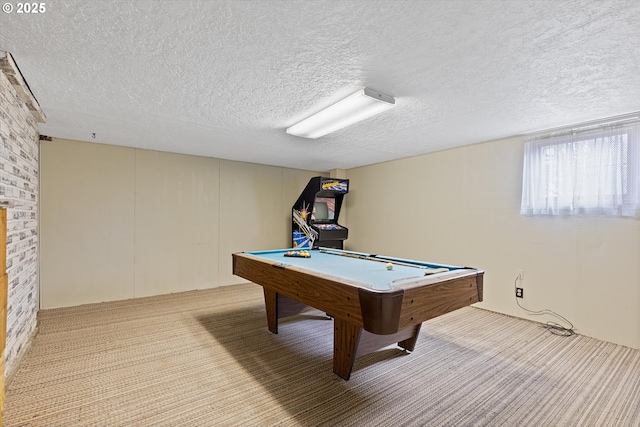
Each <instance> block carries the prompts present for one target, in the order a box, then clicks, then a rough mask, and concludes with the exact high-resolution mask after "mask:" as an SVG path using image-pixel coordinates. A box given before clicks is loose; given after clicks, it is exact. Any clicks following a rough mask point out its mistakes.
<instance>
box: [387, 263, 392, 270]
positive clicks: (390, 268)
mask: <svg viewBox="0 0 640 427" xmlns="http://www.w3.org/2000/svg"><path fill="white" fill-rule="evenodd" d="M387 270H393V264H391V263H390V262H388V263H387Z"/></svg>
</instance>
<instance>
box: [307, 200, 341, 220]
mask: <svg viewBox="0 0 640 427" xmlns="http://www.w3.org/2000/svg"><path fill="white" fill-rule="evenodd" d="M335 213H336V199H334V198H333V197H316V200H315V202H314V203H313V212H311V221H327V220H333V219H334V218H335Z"/></svg>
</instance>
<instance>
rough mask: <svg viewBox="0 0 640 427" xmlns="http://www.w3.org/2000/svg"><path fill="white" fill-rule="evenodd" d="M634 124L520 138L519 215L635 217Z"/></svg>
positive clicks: (638, 124) (637, 164) (638, 178)
mask: <svg viewBox="0 0 640 427" xmlns="http://www.w3.org/2000/svg"><path fill="white" fill-rule="evenodd" d="M639 140H640V121H639V120H635V121H632V122H625V123H623V124H617V125H608V126H591V127H588V128H583V129H578V130H575V129H574V130H571V131H566V132H555V133H551V134H546V135H535V136H531V137H528V138H526V139H525V146H524V168H523V179H522V203H521V206H520V213H521V214H523V215H579V214H586V215H613V216H636V217H638V216H640V141H639Z"/></svg>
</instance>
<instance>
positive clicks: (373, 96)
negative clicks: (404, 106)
mask: <svg viewBox="0 0 640 427" xmlns="http://www.w3.org/2000/svg"><path fill="white" fill-rule="evenodd" d="M395 102H396V101H395V99H394V98H393V97H391V96H389V95H385V94H382V93H380V92H376V91H375V90H371V89H368V88H364V89H361V90H359V91H358V92H356V93H354V94H352V95H349V96H347V97H346V98H344V99H342V100H341V101H338V102H336V103H335V104H333V105H330V106H329V107H327V108H325V109H324V110H322V111H320V112H318V113H316V114H314V115H312V116H310V117H307V118H306V119H304V120H302V121H301V122H299V123H296V124H295V125H293V126H291V127H290V128H288V129H287V133H288V134H291V135H296V136H301V137H303V138H312V139H313V138H319V137H321V136H323V135H326V134H328V133H331V132H335V131H337V130H338V129H342V128H343V127H346V126H349V125H352V124H354V123H356V122H359V121H361V120H364V119H367V118H369V117H371V116H374V115H376V114H378V113H381V112H383V111H385V110H388V109H390V108H393V107H395Z"/></svg>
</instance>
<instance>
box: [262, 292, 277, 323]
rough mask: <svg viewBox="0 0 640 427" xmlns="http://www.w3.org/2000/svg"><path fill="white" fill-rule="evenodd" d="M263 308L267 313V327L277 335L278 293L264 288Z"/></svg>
mask: <svg viewBox="0 0 640 427" xmlns="http://www.w3.org/2000/svg"><path fill="white" fill-rule="evenodd" d="M264 308H265V311H266V312H267V327H268V328H269V331H271V332H273V333H274V334H277V333H278V293H277V292H275V291H272V290H270V289H267V288H264Z"/></svg>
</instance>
